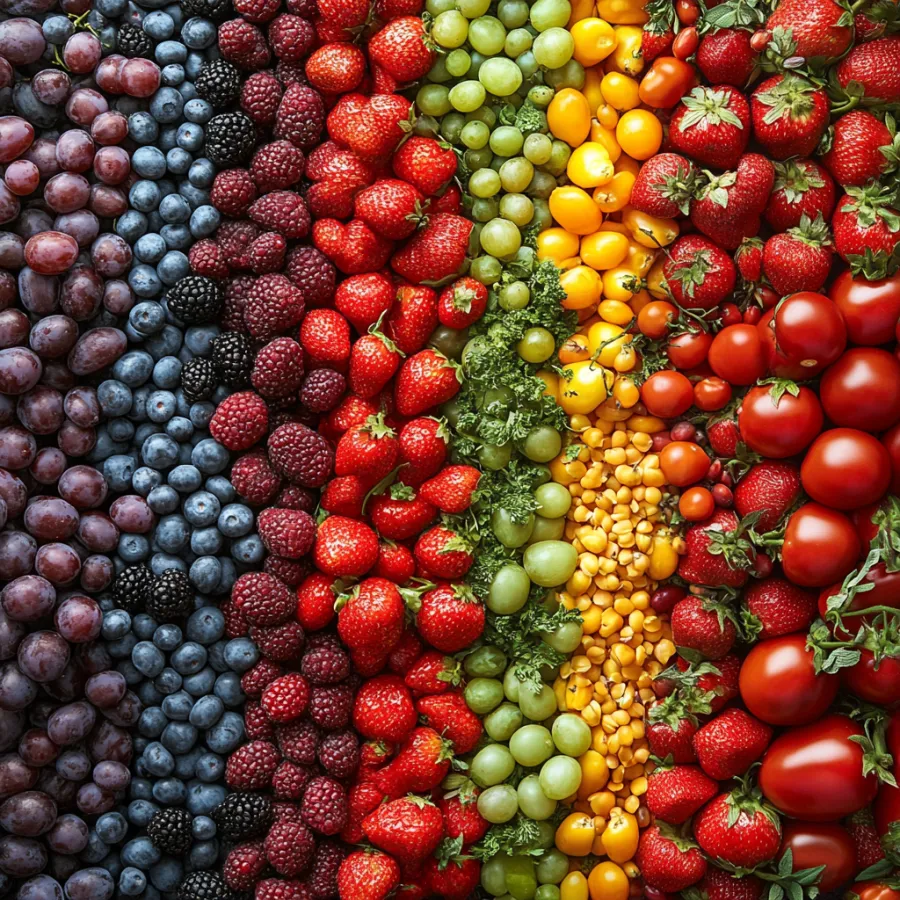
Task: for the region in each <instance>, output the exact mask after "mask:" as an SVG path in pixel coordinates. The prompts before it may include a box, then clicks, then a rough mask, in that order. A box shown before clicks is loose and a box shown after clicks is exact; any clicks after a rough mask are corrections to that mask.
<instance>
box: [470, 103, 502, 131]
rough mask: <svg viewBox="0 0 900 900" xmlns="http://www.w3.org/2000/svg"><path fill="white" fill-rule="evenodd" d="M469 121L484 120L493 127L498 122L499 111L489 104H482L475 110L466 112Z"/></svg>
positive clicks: (488, 125)
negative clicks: (496, 111)
mask: <svg viewBox="0 0 900 900" xmlns="http://www.w3.org/2000/svg"><path fill="white" fill-rule="evenodd" d="M466 121H467V122H484V124H485V125H487V127H488V128H493V127H494V126H495V125H496V124H497V113H495V112H494V110H492V109H491V108H490V107H489V106H482V107H481V109H476V110H475V111H474V112H470V113H466Z"/></svg>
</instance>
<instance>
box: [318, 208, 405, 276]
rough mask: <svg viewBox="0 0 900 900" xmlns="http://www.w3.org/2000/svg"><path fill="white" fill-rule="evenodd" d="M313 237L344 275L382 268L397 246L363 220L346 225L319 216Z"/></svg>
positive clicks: (320, 248)
mask: <svg viewBox="0 0 900 900" xmlns="http://www.w3.org/2000/svg"><path fill="white" fill-rule="evenodd" d="M312 239H313V243H314V244H315V246H316V249H317V250H321V251H322V253H324V254H325V255H326V256H327V257H328V258H329V259H330V260H331V261H332V262H333V263H334V264H335V265H336V266H337V267H338V268H339V269H340V270H341V271H342V272H343V273H344V274H345V275H359V274H362V273H363V272H371V271H372V270H373V269H381V268H382V267H383V266H384V265H385V263H387V261H388V258H389V257H390V255H391V251H392V250H393V249H394V244H393V241H389V240H388V239H387V238H386V237H383V236H382V235H380V234H377V233H376V232H374V231H372V229H371V228H369V226H368V225H366V223H365V222H363V221H362V220H361V219H353V221H352V222H349V223H348V224H347V225H344V224H343V223H342V222H338V221H337V220H336V219H319V221H317V222H315V223H314V224H313V228H312Z"/></svg>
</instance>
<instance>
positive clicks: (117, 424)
mask: <svg viewBox="0 0 900 900" xmlns="http://www.w3.org/2000/svg"><path fill="white" fill-rule="evenodd" d="M106 430H107V431H108V432H109V436H110V437H111V438H112V439H113V440H114V441H125V442H128V441H130V440H131V439H132V438H133V437H134V424H133V423H131V422H129V421H128V419H110V420H109V421H108V422H107V423H106Z"/></svg>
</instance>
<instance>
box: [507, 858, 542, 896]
mask: <svg viewBox="0 0 900 900" xmlns="http://www.w3.org/2000/svg"><path fill="white" fill-rule="evenodd" d="M506 889H507V890H508V891H509V893H510V895H511V896H512V898H513V900H533V898H534V895H535V892H536V891H537V878H536V877H535V874H534V863H533V862H532V860H531V858H530V857H528V856H511V857H509V858H508V860H507V863H506Z"/></svg>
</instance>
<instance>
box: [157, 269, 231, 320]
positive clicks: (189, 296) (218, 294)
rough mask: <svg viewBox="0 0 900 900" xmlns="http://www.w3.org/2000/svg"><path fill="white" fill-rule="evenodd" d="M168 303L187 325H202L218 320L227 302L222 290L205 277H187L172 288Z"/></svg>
mask: <svg viewBox="0 0 900 900" xmlns="http://www.w3.org/2000/svg"><path fill="white" fill-rule="evenodd" d="M166 302H167V303H168V306H169V310H170V311H171V313H172V315H173V316H176V317H177V318H179V319H180V320H181V321H182V322H184V324H185V325H202V324H204V323H205V322H212V321H213V320H215V319H216V318H218V316H219V313H220V312H221V310H222V304H223V303H224V302H225V294H224V292H223V291H222V288H221V287H220V286H219V285H218V284H216V282H215V281H213V280H212V279H211V278H205V277H204V276H203V275H186V276H185V277H184V278H182V279H181V281H179V282H177V283H176V284H175V285H174V286H173V287H171V288H170V289H169V291H168V293H167V294H166Z"/></svg>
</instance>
